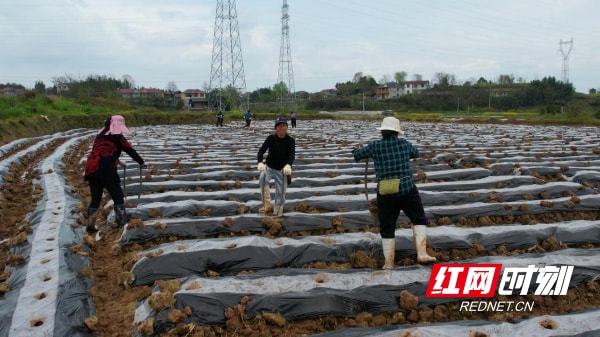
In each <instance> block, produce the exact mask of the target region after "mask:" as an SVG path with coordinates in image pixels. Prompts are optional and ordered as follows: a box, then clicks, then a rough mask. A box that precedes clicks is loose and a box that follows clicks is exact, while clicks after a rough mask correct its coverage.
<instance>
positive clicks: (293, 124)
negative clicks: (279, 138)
mask: <svg viewBox="0 0 600 337" xmlns="http://www.w3.org/2000/svg"><path fill="white" fill-rule="evenodd" d="M295 127H296V118H292V128H295Z"/></svg>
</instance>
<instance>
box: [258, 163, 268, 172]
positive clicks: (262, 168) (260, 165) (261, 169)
mask: <svg viewBox="0 0 600 337" xmlns="http://www.w3.org/2000/svg"><path fill="white" fill-rule="evenodd" d="M257 168H258V171H259V172H265V171H267V165H265V164H264V163H258V165H257Z"/></svg>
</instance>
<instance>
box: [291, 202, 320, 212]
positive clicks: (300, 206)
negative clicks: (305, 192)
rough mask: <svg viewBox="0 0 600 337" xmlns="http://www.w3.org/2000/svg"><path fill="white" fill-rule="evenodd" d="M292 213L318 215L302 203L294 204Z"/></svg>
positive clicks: (310, 207)
mask: <svg viewBox="0 0 600 337" xmlns="http://www.w3.org/2000/svg"><path fill="white" fill-rule="evenodd" d="M294 211H296V212H300V213H318V211H317V209H316V208H314V207H312V206H310V205H309V204H307V203H306V202H304V201H302V202H299V203H297V204H296V206H295V207H294Z"/></svg>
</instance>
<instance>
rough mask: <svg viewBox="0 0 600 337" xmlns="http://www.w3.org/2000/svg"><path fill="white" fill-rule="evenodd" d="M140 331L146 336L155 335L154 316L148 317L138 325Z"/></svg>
mask: <svg viewBox="0 0 600 337" xmlns="http://www.w3.org/2000/svg"><path fill="white" fill-rule="evenodd" d="M137 329H138V331H139V332H140V333H141V334H143V335H145V336H152V335H154V318H148V319H147V320H145V321H142V322H141V323H140V324H139V325H138V327H137Z"/></svg>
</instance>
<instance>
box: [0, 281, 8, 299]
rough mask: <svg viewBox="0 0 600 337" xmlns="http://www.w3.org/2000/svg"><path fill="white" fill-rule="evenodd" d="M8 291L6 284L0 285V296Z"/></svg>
mask: <svg viewBox="0 0 600 337" xmlns="http://www.w3.org/2000/svg"><path fill="white" fill-rule="evenodd" d="M9 290H10V288H9V287H8V284H6V282H2V283H0V296H3V295H4V294H6V293H7V292H8V291H9Z"/></svg>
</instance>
